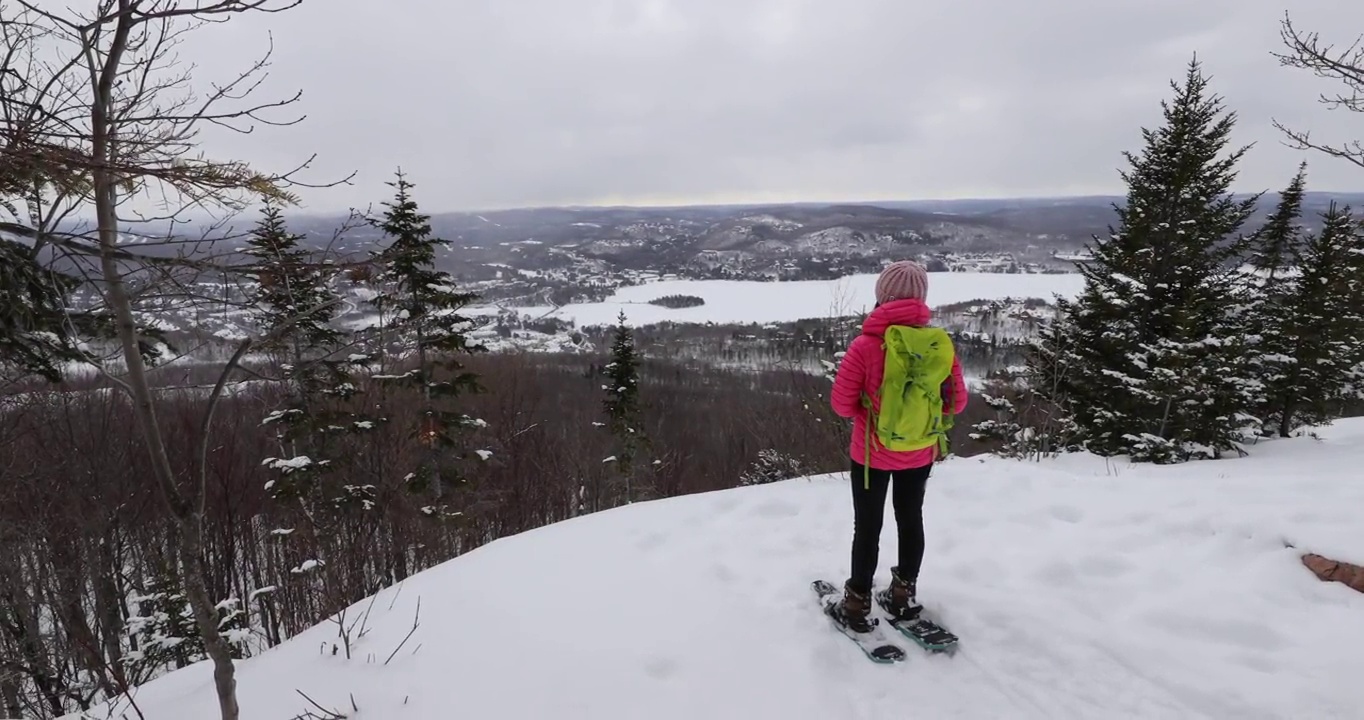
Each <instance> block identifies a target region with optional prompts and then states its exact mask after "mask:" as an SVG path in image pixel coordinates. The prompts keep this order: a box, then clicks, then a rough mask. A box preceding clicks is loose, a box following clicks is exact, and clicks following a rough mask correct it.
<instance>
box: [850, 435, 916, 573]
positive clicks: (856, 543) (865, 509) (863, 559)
mask: <svg viewBox="0 0 1364 720" xmlns="http://www.w3.org/2000/svg"><path fill="white" fill-rule="evenodd" d="M932 471H933V466H932V465H925V466H923V467H921V468H914V469H912V470H894V471H890V470H877V469H875V468H872V470H871V483H870V485H871V487H870V488H867V487H866V486H864V485H863V483H864V482H865V481H866V480H867V475H866V474H864V472H865V471H864V470H863V467H862V465H861V464H860V463H858V462H857V461H855V460H854V461H853V462H852V493H853V541H852V577H851V578H849V581H848V585H849V586H851V588H852V589H853V590H855V591H857V592H859V593H863V594H866V593H869V592H871V585H872V575H874V574H875V573H876V561H877V556H878V555H879V554H880V545H881V526H882V524H883V520H884V519H885V512H886V491H887V490H888V489H889V488H890V486H891V479H892V478H894V480H895V482H894V490H893V492H891V504H892V505H893V506H894V508H895V525H896V529H897V530H899V536H900V547H899V553H900V555H899V563H898V565H899V569H900V575H901V576H902V577H904V578H905V579H906V580H915V579H917V578H918V577H919V566H920V565H921V564H923V559H924V513H923V509H924V490H925V488H926V487H927V485H928V475H929V473H931V472H932Z"/></svg>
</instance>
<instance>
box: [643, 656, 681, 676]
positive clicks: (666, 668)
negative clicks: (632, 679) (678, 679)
mask: <svg viewBox="0 0 1364 720" xmlns="http://www.w3.org/2000/svg"><path fill="white" fill-rule="evenodd" d="M644 672H646V673H648V675H649V677H651V678H653V679H655V680H667V679H668V678H670V677H672V676H674V675H676V674H677V661H676V660H674V659H672V658H668V657H653V658H649V659H648V660H646V661H645V662H644Z"/></svg>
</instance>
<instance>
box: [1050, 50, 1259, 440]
mask: <svg viewBox="0 0 1364 720" xmlns="http://www.w3.org/2000/svg"><path fill="white" fill-rule="evenodd" d="M1172 86H1173V88H1174V98H1173V99H1172V100H1170V101H1163V102H1162V103H1161V106H1162V108H1163V110H1164V125H1163V126H1162V127H1159V128H1157V129H1155V130H1149V129H1143V131H1142V135H1143V137H1144V139H1145V147H1144V148H1143V150H1142V152H1141V154H1140V155H1135V156H1134V155H1133V154H1131V153H1125V154H1124V155H1125V157H1126V158H1127V159H1128V161H1129V163H1130V165H1131V168H1130V170H1127V171H1124V172H1123V179H1124V180H1125V181H1126V183H1127V186H1128V191H1127V198H1126V203H1125V205H1124V206H1118V207H1116V208H1115V210H1116V211H1117V214H1118V220H1119V225H1118V227H1117V228H1116V229H1112V230H1111V231H1110V233H1109V235H1108V237H1106V238H1102V239H1101V238H1099V237H1097V236H1096V237H1095V239H1094V240H1095V242H1094V245H1093V246H1091V247H1090V251H1091V253H1092V254H1093V258H1094V259H1093V261H1092V262H1091V263H1087V264H1085V265H1084V266H1082V267H1081V272H1082V273H1083V274H1084V277H1085V283H1084V288H1083V290H1082V291H1081V292H1080V294H1079V296H1078V297H1077V298H1075V299H1074V300H1073V301H1063V302H1061V303H1060V308H1059V309H1060V312H1061V314H1062V318H1061V320H1060V321H1059V322H1056V323H1053V324H1051V326H1050V327H1048V328H1047V329H1045V330H1044V331H1043V332H1042V334H1041V335H1040V337H1039V342H1038V346H1037V351H1036V352H1035V354H1034V358H1033V362H1032V365H1033V367H1034V368H1035V370H1036V371H1037V375H1038V377H1036V378H1035V379H1034V381H1033V382H1032V383H1031V384H1032V386H1033V387H1034V389H1035V390H1036V391H1037V392H1038V393H1041V394H1042V396H1043V398H1044V399H1045V400H1046V401H1047V402H1048V403H1050V404H1052V405H1056V406H1060V405H1064V406H1065V407H1067V408H1068V410H1069V412H1070V413H1071V414H1072V420H1073V421H1074V423H1075V425H1076V427H1077V429H1078V430H1079V431H1080V432H1081V433H1082V437H1081V438H1080V439H1079V442H1080V443H1081V444H1082V446H1083V447H1085V448H1086V449H1089V450H1091V451H1093V452H1095V453H1098V454H1101V455H1115V454H1123V453H1126V454H1130V455H1131V456H1132V457H1133V459H1136V460H1146V461H1156V462H1175V461H1182V460H1188V459H1192V458H1199V457H1221V456H1222V454H1223V453H1225V452H1227V451H1228V450H1233V449H1236V448H1238V447H1239V446H1238V442H1239V441H1240V440H1241V439H1242V438H1243V436H1244V435H1245V434H1246V426H1247V424H1248V422H1249V421H1250V420H1251V416H1250V415H1249V411H1250V410H1251V409H1252V408H1253V402H1254V398H1255V397H1256V393H1257V383H1256V382H1255V381H1254V380H1252V379H1248V378H1247V377H1246V374H1247V373H1246V371H1247V368H1246V360H1245V355H1244V347H1243V346H1244V336H1243V334H1242V332H1241V328H1240V325H1239V323H1240V322H1241V320H1242V319H1241V318H1239V317H1237V315H1236V313H1235V310H1236V308H1237V306H1238V304H1239V303H1240V302H1242V301H1243V298H1244V292H1243V286H1244V274H1243V273H1241V272H1239V271H1238V268H1237V263H1238V261H1239V259H1240V258H1241V257H1242V256H1243V254H1244V252H1245V248H1246V240H1245V237H1244V236H1242V235H1241V234H1240V232H1239V231H1240V229H1241V227H1242V225H1243V224H1244V223H1245V222H1246V219H1247V218H1248V217H1249V216H1250V215H1251V213H1252V212H1253V210H1254V207H1255V204H1256V202H1257V200H1258V196H1256V197H1251V198H1248V199H1245V200H1240V201H1237V200H1236V199H1234V198H1233V197H1232V195H1231V194H1230V187H1231V183H1232V182H1233V180H1234V179H1235V172H1234V168H1235V165H1236V163H1237V162H1238V161H1239V160H1240V158H1241V157H1242V155H1243V154H1244V153H1245V151H1246V148H1241V149H1238V150H1234V151H1231V152H1229V153H1227V154H1226V155H1225V156H1223V153H1224V151H1225V150H1226V148H1227V145H1228V141H1229V137H1230V134H1231V130H1232V127H1233V126H1234V124H1235V115H1234V114H1233V113H1228V112H1224V111H1223V109H1222V103H1221V100H1220V99H1219V98H1217V97H1215V96H1210V95H1209V94H1208V81H1207V80H1206V78H1204V77H1203V75H1202V73H1201V71H1200V68H1199V65H1198V62H1197V61H1196V60H1195V61H1193V62H1192V63H1191V64H1190V65H1189V68H1188V72H1187V74H1186V76H1185V79H1184V82H1183V84H1182V85H1180V84H1173V83H1172Z"/></svg>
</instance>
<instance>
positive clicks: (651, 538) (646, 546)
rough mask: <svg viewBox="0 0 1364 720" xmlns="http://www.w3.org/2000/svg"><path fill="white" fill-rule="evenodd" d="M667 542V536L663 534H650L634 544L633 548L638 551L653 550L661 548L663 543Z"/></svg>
mask: <svg viewBox="0 0 1364 720" xmlns="http://www.w3.org/2000/svg"><path fill="white" fill-rule="evenodd" d="M667 540H668V536H667V535H665V534H663V533H657V532H651V533H649V534H648V535H645V536H644V537H642V538H640V539H639V541H638V542H636V543H635V547H636V548H638V549H640V550H653V549H655V548H658V547H661V546H662V545H663V543H664V542H666V541H667Z"/></svg>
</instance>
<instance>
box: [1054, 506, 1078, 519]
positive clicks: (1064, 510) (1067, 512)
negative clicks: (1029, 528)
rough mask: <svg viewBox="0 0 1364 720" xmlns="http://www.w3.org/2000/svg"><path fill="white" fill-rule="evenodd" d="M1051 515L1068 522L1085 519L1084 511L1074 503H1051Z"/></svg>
mask: <svg viewBox="0 0 1364 720" xmlns="http://www.w3.org/2000/svg"><path fill="white" fill-rule="evenodd" d="M1051 516H1052V517H1054V518H1056V519H1057V520H1061V521H1064V522H1068V523H1077V522H1080V521H1081V520H1084V519H1085V513H1084V511H1083V510H1081V509H1080V508H1077V507H1075V506H1074V505H1052V506H1051Z"/></svg>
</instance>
